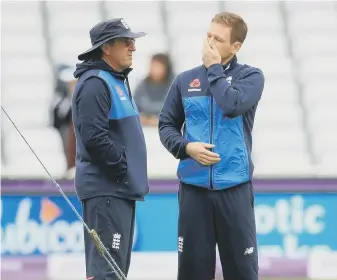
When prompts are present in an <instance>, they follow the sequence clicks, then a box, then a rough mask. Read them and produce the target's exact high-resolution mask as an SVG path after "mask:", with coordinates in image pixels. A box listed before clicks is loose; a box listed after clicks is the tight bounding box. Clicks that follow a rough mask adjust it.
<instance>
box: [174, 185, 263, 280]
mask: <svg viewBox="0 0 337 280" xmlns="http://www.w3.org/2000/svg"><path fill="white" fill-rule="evenodd" d="M178 231H179V233H178V234H179V236H178V254H179V257H178V258H179V264H178V280H212V279H214V278H215V264H216V263H215V262H216V244H217V245H218V250H219V255H220V260H221V265H222V270H223V276H224V279H225V280H258V254H257V241H256V227H255V215H254V193H253V187H252V183H251V182H247V183H244V184H241V185H238V186H235V187H232V188H229V189H226V190H217V191H212V190H208V189H205V188H200V187H196V186H190V185H186V184H183V183H182V184H180V190H179V223H178Z"/></svg>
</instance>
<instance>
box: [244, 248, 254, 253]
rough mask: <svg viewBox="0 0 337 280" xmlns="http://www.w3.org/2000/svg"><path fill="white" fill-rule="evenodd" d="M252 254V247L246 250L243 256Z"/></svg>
mask: <svg viewBox="0 0 337 280" xmlns="http://www.w3.org/2000/svg"><path fill="white" fill-rule="evenodd" d="M253 252H254V247H250V248H247V249H246V251H245V253H244V255H250V254H252V253H253Z"/></svg>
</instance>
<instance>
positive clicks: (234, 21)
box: [212, 12, 248, 43]
mask: <svg viewBox="0 0 337 280" xmlns="http://www.w3.org/2000/svg"><path fill="white" fill-rule="evenodd" d="M212 22H216V23H221V24H224V25H226V26H228V27H231V28H232V31H231V43H234V42H237V41H238V42H240V43H243V42H244V41H245V39H246V36H247V32H248V27H247V24H246V23H245V21H244V20H243V19H242V17H240V16H239V15H237V14H234V13H229V12H223V13H219V14H216V15H215V16H214V17H213V19H212Z"/></svg>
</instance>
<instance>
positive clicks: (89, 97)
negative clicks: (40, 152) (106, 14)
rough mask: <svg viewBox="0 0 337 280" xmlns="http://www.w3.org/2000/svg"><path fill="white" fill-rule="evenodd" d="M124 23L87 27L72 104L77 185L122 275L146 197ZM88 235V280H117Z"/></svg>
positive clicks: (131, 38) (89, 219) (131, 44)
mask: <svg viewBox="0 0 337 280" xmlns="http://www.w3.org/2000/svg"><path fill="white" fill-rule="evenodd" d="M145 35H146V34H145V33H143V32H141V33H134V32H132V31H131V30H130V27H129V26H128V25H127V24H126V22H125V21H124V20H123V19H121V18H118V19H111V20H108V21H104V22H100V23H98V24H96V25H95V26H94V27H93V28H92V29H91V30H90V39H91V44H92V47H91V48H90V49H88V50H87V51H85V52H83V53H82V54H80V55H79V56H78V59H79V60H82V61H83V62H82V63H80V64H77V67H76V71H75V73H74V76H75V77H76V78H77V79H78V82H77V84H76V87H75V91H74V94H73V99H72V118H73V123H74V130H75V136H76V175H75V188H76V192H77V196H78V198H79V200H81V202H82V208H83V218H84V220H85V222H86V223H87V224H88V226H89V227H90V228H92V229H95V230H96V231H97V233H98V234H99V236H100V238H101V240H102V242H103V244H104V245H105V246H106V248H107V249H108V250H109V252H110V254H111V256H112V257H113V258H114V259H115V261H116V263H117V264H118V265H119V267H120V268H121V270H122V271H123V272H124V274H126V275H127V273H128V270H129V266H130V256H131V250H132V245H133V232H134V225H135V202H136V201H137V200H144V196H145V195H146V194H147V193H148V191H149V187H148V178H147V167H146V166H147V158H146V146H145V140H144V135H143V131H142V128H141V125H140V121H139V113H138V110H137V107H136V104H135V102H134V100H133V98H132V95H131V92H130V87H129V84H128V74H129V73H130V71H131V70H132V69H131V68H130V66H131V64H132V54H133V52H134V51H135V50H136V48H135V39H136V38H140V37H143V36H145ZM84 234H85V236H84V239H85V257H86V274H87V278H88V279H94V280H112V279H117V278H116V275H114V274H113V272H112V271H111V269H110V268H109V267H108V265H107V263H106V262H105V260H104V259H103V258H101V257H100V256H99V253H98V252H97V251H96V249H95V246H94V243H93V242H92V240H91V238H90V236H89V235H88V234H87V232H84Z"/></svg>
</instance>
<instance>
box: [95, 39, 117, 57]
mask: <svg viewBox="0 0 337 280" xmlns="http://www.w3.org/2000/svg"><path fill="white" fill-rule="evenodd" d="M114 43H115V39H110V40H109V41H107V42H105V43H104V44H102V45H101V46H100V47H99V48H97V49H95V50H93V51H92V52H91V53H90V59H92V60H100V59H101V58H102V57H103V48H104V45H106V44H107V45H110V46H112V45H113V44H114Z"/></svg>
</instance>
